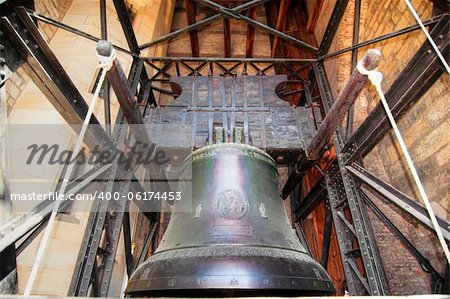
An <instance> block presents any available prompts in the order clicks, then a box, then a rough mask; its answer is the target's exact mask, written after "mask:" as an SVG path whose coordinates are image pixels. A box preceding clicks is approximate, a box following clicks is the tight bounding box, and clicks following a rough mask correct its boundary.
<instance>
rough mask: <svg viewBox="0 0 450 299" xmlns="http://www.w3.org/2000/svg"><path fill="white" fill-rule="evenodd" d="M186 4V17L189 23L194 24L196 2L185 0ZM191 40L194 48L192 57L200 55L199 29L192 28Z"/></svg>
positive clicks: (192, 48)
mask: <svg viewBox="0 0 450 299" xmlns="http://www.w3.org/2000/svg"><path fill="white" fill-rule="evenodd" d="M184 4H185V6H186V18H187V22H188V25H192V24H194V23H195V14H196V9H195V3H194V1H193V0H184ZM189 35H190V40H191V50H192V57H199V55H200V50H199V45H198V34H197V30H192V31H190V32H189Z"/></svg>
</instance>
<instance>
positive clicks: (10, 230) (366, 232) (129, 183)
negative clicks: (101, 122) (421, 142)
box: [0, 0, 449, 296]
mask: <svg viewBox="0 0 450 299" xmlns="http://www.w3.org/2000/svg"><path fill="white" fill-rule="evenodd" d="M267 1H268V0H253V1H249V2H247V3H245V4H242V5H239V6H237V7H235V8H233V9H226V8H225V7H223V6H221V5H219V4H217V3H215V2H212V1H209V0H197V2H200V3H201V4H205V5H207V6H210V7H213V8H214V9H216V10H218V11H219V13H218V14H216V15H213V16H211V17H208V18H206V19H204V20H201V21H198V22H196V23H193V24H191V25H189V26H187V27H185V28H181V29H179V30H177V31H175V32H172V33H170V34H167V35H165V36H162V37H160V38H158V39H156V40H154V41H152V42H149V43H146V44H143V45H140V46H139V45H138V43H137V41H136V37H135V34H134V31H133V28H132V24H131V21H130V18H129V14H128V9H127V7H126V4H125V2H124V1H123V0H114V1H113V2H114V5H115V8H116V10H117V13H118V17H119V20H120V23H121V25H122V28H123V31H124V34H125V37H126V39H127V43H128V46H129V48H130V50H131V51H128V50H126V49H123V48H121V47H117V46H114V47H115V48H116V49H117V50H118V51H122V52H124V53H127V54H129V55H131V56H132V57H133V58H134V59H133V66H132V70H131V74H130V77H129V78H130V89H131V90H132V93H133V95H135V94H136V90H137V88H138V82H140V83H141V89H140V90H139V99H140V100H142V101H146V102H148V103H151V104H153V105H156V100H155V98H154V95H153V91H152V90H156V89H157V87H152V85H151V83H152V82H153V81H161V82H166V81H167V78H168V77H170V75H169V74H168V70H169V69H170V68H171V67H175V68H176V73H177V75H180V69H179V67H180V65H181V66H182V67H184V68H186V69H188V70H189V71H190V73H189V75H195V76H197V75H200V76H201V72H202V68H203V67H204V66H205V65H210V66H211V65H213V64H214V65H216V66H217V67H219V68H220V69H221V70H222V71H223V74H224V75H230V76H232V75H233V72H235V71H236V69H237V68H238V67H240V66H241V65H244V68H245V69H246V68H247V65H248V66H249V67H251V68H253V69H254V70H256V71H257V72H258V73H260V75H264V73H265V72H266V71H268V70H269V69H271V68H274V67H275V66H279V65H280V64H289V68H290V69H291V70H292V71H293V72H294V73H298V72H299V71H300V70H301V69H303V67H304V65H310V64H311V63H313V67H314V73H315V75H316V78H315V81H314V82H309V80H307V79H302V78H300V79H302V80H304V81H305V82H306V83H307V84H306V85H307V86H308V88H309V84H310V83H311V85H312V86H314V85H313V84H317V86H318V89H319V92H320V95H321V98H322V101H323V106H324V110H325V112H328V111H329V108H330V106H331V103H332V96H331V92H330V88H329V84H328V81H327V77H326V74H325V71H324V68H323V64H322V62H323V60H325V59H327V58H330V57H334V56H336V55H340V54H342V53H345V52H348V51H353V53H355V52H356V50H357V49H358V48H361V47H364V46H367V45H370V44H373V43H376V42H379V41H382V40H386V39H389V38H394V37H396V36H399V35H401V34H405V33H408V32H411V31H414V30H417V29H419V26H418V25H413V26H409V27H407V28H404V29H401V30H399V31H396V32H392V33H389V34H386V35H383V36H380V37H377V38H374V39H372V40H369V41H365V42H362V43H357V42H358V41H357V40H355V39H354V41H353V45H352V46H351V47H348V48H345V49H341V50H338V51H336V52H334V53H328V50H329V48H330V45H331V43H332V40H333V38H334V36H335V34H336V32H337V29H338V26H339V23H340V20H341V19H342V16H343V14H344V12H345V9H346V7H347V4H348V0H338V1H337V2H336V5H335V7H334V10H333V13H332V16H331V19H330V22H329V24H328V26H327V29H326V32H325V35H324V38H323V40H322V43H321V45H320V47H319V49H317V48H315V47H312V46H311V45H308V44H306V43H304V42H302V41H300V40H298V39H296V38H294V37H292V36H289V35H287V34H285V33H283V32H280V31H278V30H276V29H273V28H271V27H269V26H266V25H264V24H261V23H259V22H257V21H255V20H253V19H252V18H251V17H248V16H246V15H244V14H241V12H243V11H245V10H247V9H250V8H255V7H256V6H258V5H260V4H262V3H264V2H267ZM357 2H359V1H358V0H357ZM436 2H437V0H436ZM102 3H103V4H102ZM100 4H101V6H102V5H103V6H102V7H103V8H102V9H101V12H102V11H103V13H101V19H102V26H101V27H102V38H106V37H107V32H106V14H105V12H106V10H105V9H106V8H105V7H104V2H103V0H101V3H100ZM356 5H358V4H356ZM223 16H227V17H231V18H235V19H240V20H243V21H245V22H246V23H248V24H249V25H251V26H254V27H258V28H260V29H263V30H265V31H267V32H269V33H270V34H273V35H275V36H278V37H280V38H283V39H286V40H288V41H291V42H293V43H294V44H297V45H299V46H301V47H304V48H305V49H309V50H314V51H317V50H318V55H319V58H318V60H316V59H302V60H298V59H297V60H290V59H283V58H281V59H222V58H197V59H192V58H170V57H163V58H148V57H140V50H142V49H145V48H148V47H152V46H156V45H158V44H160V43H162V42H166V41H169V40H171V39H173V38H175V37H176V36H178V35H179V34H182V33H185V32H190V31H192V30H196V29H199V28H201V27H203V26H205V25H207V24H209V23H211V22H213V21H215V20H218V19H220V18H221V17H223ZM32 18H34V19H37V20H39V21H43V22H46V23H48V24H50V25H54V26H56V27H58V28H62V29H64V30H67V31H70V32H72V33H74V34H77V35H80V36H82V37H84V38H87V39H90V40H92V41H98V40H99V38H97V37H95V36H92V35H90V34H87V33H85V32H82V31H80V30H77V29H75V28H73V27H70V26H68V25H66V24H63V23H61V22H58V21H56V20H53V19H51V18H48V17H46V16H42V15H40V14H38V13H35V12H32V11H29V10H26V9H25V8H18V9H17V13H15V14H13V15H12V16H10V17H8V18H6V17H3V18H2V19H1V22H0V26H1V28H2V29H4V30H5V31H6V32H7V33H8V36H10V37H12V38H13V40H14V46H15V47H16V48H17V49H18V51H20V52H21V54H22V55H23V56H24V57H25V65H24V69H25V70H26V71H27V73H28V74H29V75H30V77H31V78H32V79H33V81H34V82H35V83H36V85H37V86H38V87H39V88H40V89H41V91H42V92H43V93H44V94H45V95H46V96H47V98H48V99H49V100H50V102H51V103H52V104H53V105H54V106H55V108H56V109H57V110H58V111H59V112H60V113H61V115H62V116H63V117H64V118H65V119H66V121H67V122H68V123H80V122H81V121H82V119H83V116H84V115H85V114H86V111H87V104H86V103H85V102H84V100H83V98H82V97H81V95H80V93H79V92H78V90H77V89H76V88H75V86H74V84H73V83H72V82H71V80H70V78H69V77H68V76H67V74H66V73H65V71H64V70H63V68H62V66H61V65H60V64H59V62H58V61H57V59H56V57H55V56H54V54H53V53H52V52H51V50H50V48H49V47H48V45H47V44H46V42H45V40H44V39H43V38H42V36H41V35H40V33H39V31H38V30H37V27H36V25H35V23H34V22H33V19H32ZM355 20H356V13H355ZM424 23H425V25H426V26H432V25H433V26H435V27H434V28H433V31H432V32H431V35H432V37H433V38H434V39H435V40H436V42H437V44H438V46H439V47H440V48H441V50H442V52H443V54H444V56H447V57H448V51H449V44H448V43H449V42H448V41H449V38H448V34H449V33H448V30H446V29H447V28H448V24H449V16H448V14H445V15H441V16H437V17H435V18H433V19H431V20H428V21H425V22H424ZM22 29H23V30H22ZM356 31H357V28H356V26H355V29H354V34H356ZM143 61H146V62H148V63H149V65H150V66H152V67H153V68H156V69H157V72H158V73H157V75H156V76H153V77H152V78H150V79H149V78H148V76H147V75H146V72H145V68H143ZM153 62H159V63H161V62H162V63H164V66H163V67H158V66H156V65H155V64H152V63H153ZM191 62H193V63H199V62H200V63H201V64H200V66H198V65H197V66H190V65H189V63H191ZM225 62H228V63H230V62H232V63H235V64H234V65H233V66H232V67H231V68H226V67H224V66H223V65H222V63H225ZM261 64H266V65H265V66H263V67H261V66H260V65H261ZM296 64H300V65H301V66H300V68H299V69H297V70H295V69H293V68H291V67H290V66H291V65H296ZM286 69H288V68H287V67H286ZM442 73H443V70H442V69H441V67H440V63H439V61H438V60H437V58H436V56H435V55H434V53H433V52H432V50H431V48H430V47H429V45H428V44H427V43H424V45H423V46H422V47H421V48H420V49H419V51H418V52H417V54H416V55H415V56H414V57H413V59H412V60H411V62H410V63H409V64H408V66H407V67H406V68H405V70H404V71H403V72H402V73H401V75H400V76H399V77H398V79H397V80H396V81H395V82H394V83H393V85H392V87H391V88H390V90H389V91H388V92H387V95H386V96H387V98H388V100H389V102H390V105H391V106H392V107H393V112H394V114H395V115H396V116H397V117H399V116H400V115H401V114H402V113H404V111H406V109H407V107H409V106H410V104H411V103H413V102H414V101H416V100H417V99H419V98H420V97H421V96H422V95H423V94H424V93H425V92H426V90H428V88H429V87H430V86H432V85H433V84H434V82H435V81H436V80H437V79H438V78H439V77H440V76H441V75H442ZM160 76H163V78H158V77H160ZM143 86H145V88H143ZM311 90H314V88H311ZM159 91H160V92H162V91H167V90H165V89H161V88H160V90H159ZM167 92H168V91H167ZM309 98H310V101H311V93H309ZM381 112H382V111H381V108H380V107H378V106H377V107H376V108H375V109H374V111H373V112H372V113H371V114H370V115H369V117H368V118H367V119H366V121H364V123H363V124H362V125H361V127H360V129H358V130H357V131H356V132H355V134H354V135H353V136H352V137H351V139H350V142H348V143H347V144H345V143H344V139H343V136H342V134H341V132H340V131H339V130H337V132H336V136H335V138H334V146H335V149H336V153H337V161H336V162H335V163H334V165H333V167H332V168H330V169H329V170H328V172H327V174H326V175H325V176H324V180H325V181H324V182H322V183H319V184H318V185H317V186H316V187H314V188H313V190H312V192H310V194H308V195H307V196H306V198H305V199H303V201H301V202H300V203H299V206H298V207H297V209H296V212H295V216H296V219H301V218H303V217H305V216H306V215H307V214H308V213H309V212H310V211H312V209H313V208H314V206H315V204H317V203H318V202H319V200H321V198H324V197H325V196H324V195H325V194H324V191H325V190H328V197H329V203H330V206H329V211H330V212H327V214H326V219H325V232H324V238H323V251H322V256H321V259H322V264H323V265H324V266H326V263H327V257H328V249H329V242H330V233H331V227H332V225H331V219H333V223H334V225H335V228H336V234H337V237H338V241H339V248H340V251H341V256H342V259H343V266H344V270H345V275H346V278H347V283H348V286H349V290H350V293H351V294H352V295H353V294H366V293H367V294H371V295H384V294H387V293H388V290H387V285H386V280H385V277H384V274H383V270H382V267H381V262H380V259H379V256H378V253H377V249H376V244H375V241H374V237H373V232H372V231H371V228H370V225H369V222H368V219H367V216H366V214H365V209H364V207H365V205H366V204H367V205H368V206H369V207H370V208H371V209H372V210H374V212H375V213H376V214H377V216H378V217H380V218H381V219H382V220H383V221H384V222H385V223H387V224H388V225H389V226H390V228H391V229H392V230H393V231H394V233H395V234H396V235H397V236H398V237H399V238H400V239H401V240H402V242H404V243H405V244H406V245H407V247H408V249H409V250H410V251H411V253H412V254H414V255H415V256H416V258H417V259H418V260H419V262H421V263H422V264H423V265H425V268H426V269H427V270H429V271H430V273H431V275H432V276H433V277H434V278H435V279H436V280H439V276H437V275H435V271H433V270H434V269H433V268H432V267H430V265H429V264H428V263H427V260H426V259H424V257H423V256H422V255H421V254H420V252H418V251H417V250H416V249H415V248H414V247H413V246H412V247H411V246H409V245H408V242H409V241H408V240H407V239H406V238H404V236H403V235H402V234H401V232H400V231H398V229H397V228H395V226H392V225H390V224H389V219H387V218H386V216H385V215H384V214H383V213H382V212H381V211H379V209H378V210H377V207H376V206H374V205H373V204H371V201H370V199H369V198H368V197H367V196H366V195H365V194H364V193H362V192H361V189H357V188H356V187H355V181H354V179H355V178H357V179H358V180H362V181H363V182H364V184H365V185H366V186H369V187H371V188H372V189H374V190H376V191H377V192H378V193H379V194H381V195H382V196H383V197H385V198H387V199H390V200H392V201H393V202H394V203H396V204H397V205H398V206H399V207H400V208H402V209H403V210H406V211H407V212H408V213H410V214H411V215H413V216H414V217H416V218H417V219H419V220H420V221H421V222H423V223H424V224H425V225H429V223H428V222H429V220H428V219H425V218H423V217H424V211H423V207H421V206H420V205H419V204H417V203H416V202H415V201H413V200H412V199H410V198H408V197H407V196H406V195H404V194H401V193H399V191H398V190H395V189H394V188H393V187H392V186H390V185H388V184H386V183H385V182H383V181H381V180H379V179H378V178H376V177H374V176H373V175H371V174H370V173H368V172H367V171H365V170H364V169H362V168H361V166H359V165H358V164H354V163H353V164H351V165H348V164H349V163H351V162H353V161H355V160H356V159H357V158H358V157H361V156H364V155H365V154H367V153H368V152H369V151H370V150H371V149H372V148H373V146H374V145H375V144H376V143H377V142H378V141H379V140H381V138H382V137H383V136H384V134H385V133H386V132H387V130H388V129H389V126H388V124H387V121H386V120H385V118H384V117H383V115H382V113H381ZM123 120H124V119H123V114H122V113H119V117H118V122H116V123H119V122H122V121H123ZM91 122H92V123H98V121H97V120H96V119H95V117H93V118H92V119H91ZM124 128H125V126H119V127H118V128H117V130H116V132H115V134H113V137H112V139H111V138H109V136H108V134H106V133H105V132H104V131H93V132H88V137H87V138H88V141H89V140H92V143H91V144H96V143H100V144H102V145H104V146H105V147H106V148H112V147H114V146H115V145H117V144H118V143H123V142H125V140H124V139H123V138H124V137H123V136H124V134H123V133H124V130H125V129H124ZM89 142H91V141H89ZM106 171H108V174H109V177H108V183H107V184H106V187H105V188H106V189H107V190H118V191H119V192H126V190H128V189H129V188H131V189H132V190H142V186H141V185H140V183H138V182H134V181H135V178H134V176H133V175H132V174H128V175H129V179H127V180H124V181H121V182H120V183H117V182H115V178H116V175H117V173H120V174H121V175H124V173H123V171H124V170H122V169H120V168H119V167H118V166H117V165H113V166H112V167H111V166H110V165H98V166H97V167H96V168H94V169H93V170H92V171H90V172H88V173H86V175H84V176H83V177H82V178H81V179H80V180H76V181H74V182H71V183H70V184H69V188H68V190H69V191H68V193H69V192H73V193H76V192H79V191H80V190H81V189H83V188H84V187H85V186H86V185H87V184H88V183H89V182H91V181H92V180H94V179H95V178H97V177H98V176H99V175H100V174H103V173H104V172H106ZM353 176H354V177H355V178H354V177H353ZM325 200H326V199H325ZM97 204H98V205H99V206H97V207H96V208H98V209H99V211H100V212H99V213H92V214H91V216H90V218H89V222H88V226H87V229H86V232H85V236H84V240H83V246H82V248H81V250H80V255H79V259H78V262H77V268H76V271H75V272H74V277H73V281H72V283H71V289H70V292H69V294H71V295H77V296H80V295H87V292H88V290H89V286H90V285H91V284H92V290H93V292H94V294H96V295H99V296H107V291H108V288H109V282H110V280H111V274H112V269H113V264H114V257H115V252H116V250H117V245H118V239H119V235H120V228H121V227H123V232H124V239H125V251H126V258H127V273H128V274H130V271H131V270H132V269H133V268H132V266H134V268H136V267H137V266H138V265H139V264H140V263H142V261H143V260H144V259H145V256H146V253H147V251H148V248H149V246H150V244H151V243H153V242H154V237H155V231H156V229H157V224H158V223H157V221H152V222H151V229H150V234H149V235H148V238H147V240H146V241H145V244H144V247H143V249H142V252H141V255H140V258H139V260H138V262H137V263H136V265H133V264H132V260H131V259H130V254H131V250H130V248H131V247H130V245H131V244H130V242H131V235H130V225H129V218H123V216H124V215H126V216H127V217H128V215H127V214H126V213H124V211H125V204H124V203H117V205H110V204H107V203H104V202H101V201H99V202H98V203H97ZM52 207H53V205H52V203H50V202H45V201H44V202H43V203H42V204H41V205H39V206H38V207H36V209H34V210H33V211H32V212H31V213H30V214H29V215H26V216H24V217H20V218H18V219H14V220H12V221H10V222H9V223H7V224H5V225H3V226H2V227H0V236H3V238H1V239H0V251H5V249H8V248H10V247H11V246H12V245H14V243H15V242H17V241H18V240H20V239H21V238H24V237H26V238H25V239H24V241H23V242H22V243H21V244H20V245H19V247H18V248H17V250H16V255H17V254H19V253H20V252H21V251H22V250H23V249H24V248H25V247H26V246H27V245H28V244H29V243H30V242H31V241H32V240H33V238H35V237H36V236H37V235H38V234H39V231H40V229H41V228H42V227H44V225H45V223H46V219H47V218H48V215H49V213H50V211H51V209H52ZM327 211H328V208H327ZM439 222H440V224H441V226H443V228H445V225H447V230H446V231H445V233H446V238H447V240H448V239H449V231H448V223H447V222H445V220H442V219H440V220H439ZM427 223H428V224H427ZM27 234H28V236H27ZM102 235H103V237H102ZM102 242H104V243H103V244H102ZM101 245H103V247H102V246H101ZM130 260H131V262H130ZM361 267H362V268H361ZM94 270H95V271H94ZM436 285H437V286H438V283H437V284H436Z"/></svg>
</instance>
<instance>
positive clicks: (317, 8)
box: [306, 0, 323, 33]
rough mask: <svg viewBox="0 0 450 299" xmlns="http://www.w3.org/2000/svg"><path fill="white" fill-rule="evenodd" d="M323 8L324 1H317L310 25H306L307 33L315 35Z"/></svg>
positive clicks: (309, 21) (311, 14)
mask: <svg viewBox="0 0 450 299" xmlns="http://www.w3.org/2000/svg"><path fill="white" fill-rule="evenodd" d="M322 6H323V0H315V1H314V6H313V9H312V11H311V13H310V14H309V18H308V24H307V25H306V31H308V32H309V33H314V30H315V29H316V25H317V21H318V19H319V15H320V12H321V10H322Z"/></svg>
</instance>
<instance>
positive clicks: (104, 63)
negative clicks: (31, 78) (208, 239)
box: [23, 49, 116, 297]
mask: <svg viewBox="0 0 450 299" xmlns="http://www.w3.org/2000/svg"><path fill="white" fill-rule="evenodd" d="M97 56H98V58H99V64H98V65H97V67H99V68H101V69H102V70H101V72H102V73H101V76H100V79H99V80H98V84H97V87H96V89H95V92H94V95H93V97H92V101H91V103H90V104H89V110H88V112H87V114H86V117H85V119H84V122H83V125H82V127H81V131H80V133H79V134H78V138H77V141H76V143H75V147H74V149H73V152H72V155H71V157H70V160H71V159H74V158H75V157H76V156H77V155H78V154H79V152H80V149H81V145H82V143H83V139H84V135H85V134H86V130H87V127H88V125H89V121H90V119H91V116H92V114H93V112H94V108H95V104H96V102H97V99H98V95H99V94H100V90H101V88H102V86H103V81H104V80H105V77H106V73H107V72H108V70H109V69H110V68H111V66H112V64H113V61H114V59H115V58H116V52H115V51H114V49H113V50H112V52H111V55H110V56H101V55H98V54H97ZM70 160H69V161H70ZM75 164H76V163H69V166H68V167H67V171H66V173H65V175H64V179H63V182H62V184H61V188H60V190H59V193H60V194H62V195H63V199H62V200H64V199H65V194H64V193H65V192H66V188H67V185H68V183H69V179H70V176H71V174H72V171H73V168H74V165H75ZM62 200H56V202H55V205H54V206H53V210H52V213H51V215H50V218H49V221H48V224H47V227H46V229H45V232H44V236H43V237H42V241H41V243H40V244H39V248H38V251H37V253H36V259H35V261H34V264H33V268H32V270H31V273H30V276H29V277H28V281H27V285H26V287H25V291H24V293H23V296H24V297H29V296H30V293H31V289H32V287H33V284H34V281H35V279H36V274H37V271H38V269H39V265H40V263H41V260H42V258H43V256H44V253H45V250H46V249H47V243H48V240H49V238H50V233H51V231H52V228H53V224H54V222H55V218H56V215H57V214H58V209H59V205H60V203H61V201H62Z"/></svg>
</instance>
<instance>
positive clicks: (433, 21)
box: [318, 14, 448, 61]
mask: <svg viewBox="0 0 450 299" xmlns="http://www.w3.org/2000/svg"><path fill="white" fill-rule="evenodd" d="M446 15H448V14H445V15H440V16H437V17H434V18H432V19H430V20H428V21H425V22H424V23H423V24H424V25H425V26H431V25H434V24H437V23H438V22H439V20H440V19H441V18H443V17H445V16H446ZM418 29H420V25H418V24H417V25H412V26H409V27H405V28H403V29H400V30H397V31H394V32H391V33H387V34H383V35H380V36H379V37H376V38H373V39H370V40H368V41H365V42H361V43H358V44H355V45H352V46H350V47H347V48H344V49H341V50H338V51H335V52H333V53H329V54H326V55H322V56H319V58H318V60H319V61H320V60H325V59H329V58H332V57H335V56H338V55H341V54H344V53H347V52H350V51H353V50H355V49H359V48H362V47H366V46H369V45H372V44H375V43H378V42H381V41H384V40H387V39H390V38H394V37H397V36H400V35H403V34H406V33H410V32H412V31H415V30H418Z"/></svg>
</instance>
